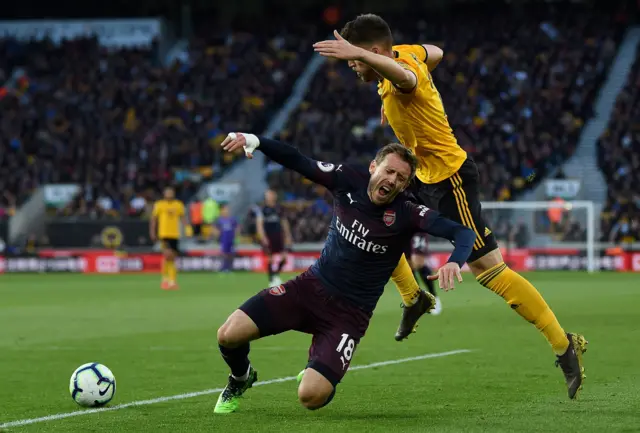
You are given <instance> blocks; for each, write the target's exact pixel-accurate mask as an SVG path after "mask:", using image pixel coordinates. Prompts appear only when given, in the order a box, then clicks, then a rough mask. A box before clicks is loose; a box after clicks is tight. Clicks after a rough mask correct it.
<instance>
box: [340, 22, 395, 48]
mask: <svg viewBox="0 0 640 433" xmlns="http://www.w3.org/2000/svg"><path fill="white" fill-rule="evenodd" d="M340 35H341V36H342V37H343V38H345V39H346V40H347V41H349V42H350V43H352V44H354V45H369V44H375V43H381V44H383V45H384V46H385V48H388V49H391V46H392V45H393V35H392V34H391V29H390V28H389V24H387V22H386V21H385V20H383V19H382V18H381V17H379V16H378V15H375V14H364V15H358V16H357V17H356V19H355V20H351V21H349V22H348V23H347V24H346V25H345V26H344V27H343V28H342V31H340Z"/></svg>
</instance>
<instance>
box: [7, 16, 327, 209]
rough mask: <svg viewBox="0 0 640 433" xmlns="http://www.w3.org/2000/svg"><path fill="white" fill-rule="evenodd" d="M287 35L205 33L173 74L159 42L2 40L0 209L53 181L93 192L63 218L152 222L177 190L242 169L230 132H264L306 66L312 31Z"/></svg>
mask: <svg viewBox="0 0 640 433" xmlns="http://www.w3.org/2000/svg"><path fill="white" fill-rule="evenodd" d="M283 29H284V27H279V26H272V27H268V28H267V29H265V30H264V31H263V30H261V29H260V28H256V29H253V30H252V33H251V34H249V33H242V32H236V33H229V34H225V35H224V36H218V35H216V34H215V33H212V30H211V29H210V27H203V28H202V29H200V31H199V32H198V36H197V37H195V38H194V39H193V40H192V41H191V44H190V46H189V49H188V52H185V53H183V54H184V55H182V56H180V57H179V58H178V59H177V60H176V61H175V62H173V63H172V64H170V65H168V66H163V64H162V63H161V62H160V61H159V60H160V59H159V58H158V55H157V47H156V44H155V43H154V44H153V45H152V46H150V47H144V48H142V47H141V48H135V49H118V50H109V49H106V48H104V47H102V46H100V45H99V44H98V41H97V40H96V39H76V40H67V41H64V42H62V43H61V44H54V43H53V42H52V41H50V40H44V41H35V40H34V41H27V42H23V41H17V40H14V39H10V38H5V39H0V58H2V61H0V86H1V85H2V83H4V82H5V80H7V82H9V81H10V82H11V83H12V86H3V87H2V88H1V90H0V112H1V113H2V116H0V191H2V194H0V212H1V213H2V214H5V213H9V212H10V211H11V210H12V209H13V208H14V207H15V206H16V205H19V204H20V203H22V202H23V201H24V200H25V199H26V198H27V197H29V195H30V194H31V192H32V191H33V190H34V189H36V188H37V187H39V186H40V185H43V184H47V183H75V184H79V185H82V192H81V193H80V194H79V195H78V197H76V199H75V200H74V202H73V203H70V204H69V206H67V207H66V208H64V209H61V210H60V212H61V213H62V214H64V215H69V214H79V215H87V216H91V217H94V218H98V217H120V216H124V215H129V216H136V215H144V214H145V212H146V211H148V209H149V202H150V201H153V200H154V199H155V198H156V194H157V193H158V192H159V191H161V190H162V188H163V187H164V185H166V184H168V183H177V184H178V185H179V188H178V189H179V194H180V195H181V196H183V197H189V196H190V195H191V193H192V192H193V189H194V188H195V184H196V183H197V182H198V181H200V180H201V179H205V178H211V177H214V176H215V175H216V173H217V172H220V171H221V170H223V168H224V167H225V166H226V165H228V164H230V163H232V162H233V159H234V155H230V154H223V153H222V152H220V150H219V148H218V146H217V145H218V143H220V142H221V141H222V139H223V137H224V135H223V132H225V131H230V130H250V131H261V130H262V129H264V127H265V125H266V122H267V121H268V119H269V117H271V115H272V114H273V110H274V109H275V108H277V107H278V106H280V105H281V104H282V102H283V101H284V99H285V98H286V97H287V96H288V95H289V93H290V89H291V87H292V84H293V81H294V80H295V79H296V78H297V77H298V75H300V73H301V71H302V69H303V68H304V66H305V64H306V63H307V60H308V56H309V55H310V52H311V51H310V46H311V43H312V41H313V40H314V38H315V34H314V30H313V28H312V27H305V28H302V29H295V28H291V27H288V28H287V30H283ZM296 32H297V33H296ZM0 216H1V214H0Z"/></svg>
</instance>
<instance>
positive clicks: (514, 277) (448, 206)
mask: <svg viewBox="0 0 640 433" xmlns="http://www.w3.org/2000/svg"><path fill="white" fill-rule="evenodd" d="M334 36H335V37H336V40H329V41H323V42H318V43H316V44H314V49H315V51H317V52H319V53H320V54H321V55H323V56H325V57H332V58H336V59H342V60H347V62H348V64H349V67H350V68H351V69H353V70H354V71H355V72H356V74H357V75H358V77H359V78H360V79H361V80H363V81H365V82H371V81H378V94H379V95H380V98H381V99H382V118H383V120H384V119H385V118H386V120H387V121H388V122H389V124H390V125H391V127H392V128H393V132H394V133H395V135H396V137H397V138H398V140H400V142H401V143H402V144H403V145H405V146H406V147H408V148H409V149H411V150H413V152H414V153H415V154H416V156H417V158H418V168H417V171H416V181H415V185H414V187H413V188H412V192H413V194H414V196H415V197H416V199H417V200H418V202H419V203H421V204H423V205H425V206H427V207H430V208H433V209H436V210H438V211H439V212H440V213H442V214H443V215H445V216H447V217H448V218H451V219H452V220H454V221H457V222H459V223H461V224H464V225H465V226H467V227H469V228H471V229H472V230H473V231H474V232H475V233H476V241H475V245H474V247H473V252H472V253H471V256H470V257H469V260H468V264H469V268H470V269H471V271H472V272H473V274H474V275H475V277H476V279H477V281H478V282H479V283H480V284H481V285H483V286H484V287H487V288H488V289H489V290H491V291H493V292H494V293H496V294H497V295H499V296H501V297H502V298H503V299H504V300H505V301H506V302H507V304H508V305H509V307H511V309H512V310H513V311H515V312H516V313H518V314H519V315H520V316H521V317H523V318H524V319H525V320H526V321H528V322H529V323H531V324H533V325H534V326H535V327H536V328H537V329H538V330H539V331H540V332H541V333H542V334H543V335H544V336H545V338H546V339H547V341H548V342H549V344H550V345H551V348H552V349H553V352H554V353H555V355H556V357H557V358H556V365H559V366H560V367H561V368H562V372H563V374H564V376H565V381H566V384H567V390H568V395H569V398H575V396H576V394H577V392H578V391H579V390H580V388H581V387H582V381H583V378H584V373H583V371H584V367H583V366H582V354H583V353H584V352H585V351H586V344H587V341H586V340H585V338H584V337H583V336H582V335H578V334H568V333H566V332H565V331H564V329H563V328H562V326H560V323H559V322H558V319H557V318H556V316H555V315H554V314H553V311H551V308H549V305H547V303H546V302H545V300H544V299H543V298H542V296H541V295H540V293H539V292H538V290H537V289H536V288H535V287H534V286H533V285H532V284H531V283H530V282H529V281H528V280H526V279H525V278H523V277H522V276H521V275H519V274H518V273H516V272H514V271H513V270H512V269H510V268H509V267H508V266H507V265H506V263H505V262H504V259H503V257H502V254H501V252H500V249H499V248H498V243H497V241H496V237H495V235H494V234H493V232H492V231H491V229H490V228H489V227H488V226H487V224H486V222H485V221H484V218H483V216H482V212H481V210H482V209H481V208H482V206H481V203H480V193H479V188H478V184H479V179H478V177H479V175H478V167H477V166H476V163H475V162H474V161H473V159H472V158H471V157H470V156H469V155H467V152H465V151H464V149H462V148H461V147H460V146H459V145H458V141H457V139H456V137H455V135H454V134H453V130H452V129H451V126H450V125H449V120H448V119H447V114H446V112H445V110H444V105H443V103H442V98H441V97H440V93H439V92H438V89H436V86H435V84H434V82H433V77H432V76H431V71H432V70H433V69H434V68H435V67H436V66H437V65H438V63H439V62H440V60H441V59H442V57H443V52H442V50H441V49H440V48H438V47H436V46H433V45H393V35H392V33H391V29H390V28H389V25H388V24H387V23H386V22H385V20H383V19H382V18H380V17H379V16H377V15H374V14H366V15H360V16H358V17H356V19H354V20H353V21H350V22H348V23H347V24H346V25H345V27H344V28H343V29H342V32H341V34H339V33H338V32H337V31H336V32H334ZM409 272H411V269H408V265H407V263H406V260H404V259H403V260H401V261H400V263H399V265H398V269H396V271H395V272H394V282H395V283H396V286H397V287H398V291H399V292H400V293H401V295H402V296H403V300H404V301H405V305H406V306H407V308H405V311H404V312H403V318H402V321H401V323H400V327H399V328H398V332H397V333H396V339H402V338H404V337H405V336H408V335H409V334H410V333H411V331H412V330H413V328H414V325H415V321H417V318H419V317H420V316H421V315H422V314H424V312H425V307H424V306H423V305H421V304H422V302H413V303H412V302H411V300H412V299H415V298H417V299H418V300H421V299H423V297H424V296H423V295H422V294H421V293H419V292H417V291H416V290H415V288H414V285H413V284H407V281H408V280H409V279H408V278H402V277H403V276H404V275H407V274H408V273H409ZM412 291H414V292H415V294H412V293H411V292H412Z"/></svg>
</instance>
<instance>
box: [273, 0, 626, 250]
mask: <svg viewBox="0 0 640 433" xmlns="http://www.w3.org/2000/svg"><path fill="white" fill-rule="evenodd" d="M574 6H575V5H574ZM574 6H571V8H572V9H571V11H566V10H563V9H556V10H555V13H551V12H549V11H550V9H545V12H544V13H543V15H540V13H538V12H537V10H538V9H535V6H534V10H531V11H528V10H524V11H523V14H522V15H521V16H519V17H514V16H513V13H512V11H509V10H507V11H499V10H492V11H487V10H478V11H472V13H470V14H468V15H466V16H465V15H460V14H456V15H455V17H452V19H451V20H446V19H442V18H441V17H437V18H434V20H433V21H425V20H424V19H422V18H420V19H417V20H414V21H410V20H408V19H407V17H406V16H405V17H403V18H402V19H398V20H393V19H391V20H389V23H390V25H391V26H392V29H394V28H395V29H396V31H395V32H394V38H395V41H396V42H397V43H435V44H436V45H439V46H441V47H443V49H444V51H445V57H444V59H443V60H442V62H441V63H440V65H439V66H438V67H437V68H436V69H435V70H434V71H433V76H434V81H435V83H436V85H437V86H438V88H439V90H440V93H441V95H442V98H443V100H444V103H445V108H446V109H447V114H448V118H449V122H450V124H451V126H452V128H453V129H454V132H455V134H456V137H457V138H458V141H459V143H460V145H461V146H463V147H464V148H465V150H467V152H468V153H469V154H470V155H471V156H472V157H473V158H474V160H475V161H476V163H477V165H478V168H479V171H480V179H481V182H482V186H481V195H482V199H483V200H499V201H503V200H510V199H511V198H512V197H514V195H516V194H517V193H519V192H521V191H523V190H525V189H527V188H530V187H531V186H532V185H534V184H536V182H537V181H538V180H540V179H541V178H543V177H544V176H545V175H546V173H547V172H548V171H549V169H551V168H553V167H555V166H557V165H558V164H560V163H561V162H563V161H564V160H565V159H566V158H567V157H568V156H570V155H571V154H572V152H573V150H574V149H575V146H576V143H577V141H578V137H579V134H580V131H581V128H582V126H583V125H584V123H585V122H586V121H587V120H588V119H589V118H590V117H591V116H592V112H591V109H592V108H591V107H592V105H593V101H594V99H595V94H596V91H597V90H598V88H599V86H600V85H601V84H602V82H603V79H604V77H605V76H606V71H607V67H608V65H609V64H610V62H611V59H612V58H613V56H614V54H615V51H616V42H617V41H618V40H619V38H620V36H621V28H622V27H623V26H622V25H618V24H617V23H616V22H614V21H613V19H612V17H611V15H610V14H595V13H593V11H590V10H587V9H581V8H580V7H578V6H575V7H574ZM474 12H477V13H474ZM568 12H571V13H568ZM281 139H282V140H285V141H287V142H291V143H293V144H294V145H296V146H297V147H299V148H300V150H301V151H303V152H305V153H308V154H310V155H313V156H314V157H316V158H317V159H320V160H324V161H331V162H343V161H349V162H361V163H368V161H369V160H370V159H371V157H372V156H373V154H374V153H375V151H376V149H378V148H379V147H380V146H381V145H382V144H384V143H385V142H387V141H390V140H394V137H393V133H392V131H391V130H390V129H388V128H382V127H380V100H379V96H378V94H377V92H376V83H361V82H359V81H357V79H356V77H355V75H354V73H353V72H352V71H350V70H349V69H348V67H347V65H346V64H345V62H333V61H329V62H327V63H326V64H325V65H324V67H323V69H322V71H320V73H319V74H318V75H317V77H316V78H315V80H314V82H313V84H312V86H311V88H310V90H309V93H308V94H307V96H306V99H305V102H304V103H303V104H302V105H301V106H300V108H299V109H298V111H297V112H296V113H295V115H294V116H293V117H292V118H291V119H290V122H289V124H288V126H287V128H286V129H285V130H284V131H282V133H281ZM269 182H270V184H271V186H272V187H274V188H277V189H280V190H281V191H283V194H284V192H285V191H286V195H287V196H291V195H293V196H294V197H292V198H296V199H307V200H308V199H318V198H325V197H326V194H325V193H324V192H323V191H321V189H319V188H317V187H316V186H313V185H310V184H309V183H308V182H304V181H303V180H302V179H301V178H300V176H297V175H295V174H293V173H291V172H288V171H274V172H272V173H271V174H270V177H269ZM304 212H308V211H307V210H305V211H304ZM317 218H318V219H319V220H320V221H322V223H323V224H324V225H325V228H326V225H327V224H328V222H329V214H325V215H324V218H322V217H320V216H319V217H317ZM292 223H293V225H294V227H295V226H296V225H303V226H305V225H306V223H305V222H304V219H303V218H299V217H297V216H294V217H293V218H292ZM511 231H512V229H505V232H511ZM301 240H304V239H301Z"/></svg>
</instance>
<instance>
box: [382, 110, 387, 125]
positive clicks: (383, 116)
mask: <svg viewBox="0 0 640 433" xmlns="http://www.w3.org/2000/svg"><path fill="white" fill-rule="evenodd" d="M386 124H387V116H386V114H384V105H381V106H380V125H382V126H385V125H386Z"/></svg>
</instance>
